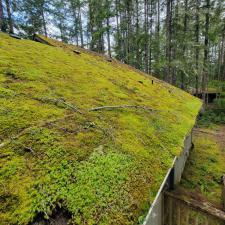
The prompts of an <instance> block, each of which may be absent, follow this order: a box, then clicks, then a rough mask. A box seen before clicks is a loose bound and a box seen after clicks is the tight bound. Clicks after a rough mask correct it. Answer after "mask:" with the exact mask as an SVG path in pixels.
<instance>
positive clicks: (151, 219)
mask: <svg viewBox="0 0 225 225" xmlns="http://www.w3.org/2000/svg"><path fill="white" fill-rule="evenodd" d="M191 147H192V132H191V133H190V134H189V135H187V136H186V138H185V140H184V147H183V151H182V152H181V154H180V155H179V156H176V157H175V158H174V161H173V164H172V166H171V168H170V169H169V170H168V172H167V174H166V176H165V178H164V181H163V183H162V184H161V187H160V189H159V191H158V193H157V195H156V197H155V200H154V202H153V203H152V205H151V207H150V209H149V212H148V214H147V216H146V218H145V221H144V225H162V224H163V220H164V219H163V218H164V193H165V191H167V190H171V189H173V188H174V186H175V185H176V184H178V183H179V182H180V180H181V176H182V173H183V170H184V167H185V163H186V160H187V158H188V155H189V151H190V149H191Z"/></svg>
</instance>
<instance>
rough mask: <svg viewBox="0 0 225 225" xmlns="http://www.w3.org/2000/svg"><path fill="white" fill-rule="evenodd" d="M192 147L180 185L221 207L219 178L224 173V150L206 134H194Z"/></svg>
mask: <svg viewBox="0 0 225 225" xmlns="http://www.w3.org/2000/svg"><path fill="white" fill-rule="evenodd" d="M205 132H207V131H205ZM211 132H212V131H211ZM194 145H195V147H194V150H193V152H191V155H190V158H189V160H188V162H187V165H186V167H185V170H184V174H183V178H182V180H181V185H182V186H183V187H185V188H188V189H190V190H193V191H196V193H199V194H201V195H202V196H203V197H204V198H206V199H208V200H209V201H211V202H213V203H215V204H216V205H221V203H222V199H221V196H222V184H221V176H222V175H223V174H224V172H225V163H224V162H225V149H221V147H220V146H219V144H218V140H217V139H216V138H215V137H214V136H213V135H209V134H208V135H207V134H206V133H198V134H195V136H194Z"/></svg>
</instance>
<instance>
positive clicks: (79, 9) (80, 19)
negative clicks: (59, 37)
mask: <svg viewBox="0 0 225 225" xmlns="http://www.w3.org/2000/svg"><path fill="white" fill-rule="evenodd" d="M78 17H79V18H78V19H79V32H80V42H81V47H84V36H83V25H82V16H81V6H80V1H79V6H78Z"/></svg>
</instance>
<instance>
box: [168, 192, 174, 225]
mask: <svg viewBox="0 0 225 225" xmlns="http://www.w3.org/2000/svg"><path fill="white" fill-rule="evenodd" d="M168 200H169V225H173V199H172V198H171V197H169V196H168Z"/></svg>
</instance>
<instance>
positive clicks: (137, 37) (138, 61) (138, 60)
mask: <svg viewBox="0 0 225 225" xmlns="http://www.w3.org/2000/svg"><path fill="white" fill-rule="evenodd" d="M139 35H140V34H139V3H138V0H136V68H137V69H140V65H141V63H140V49H139Z"/></svg>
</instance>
